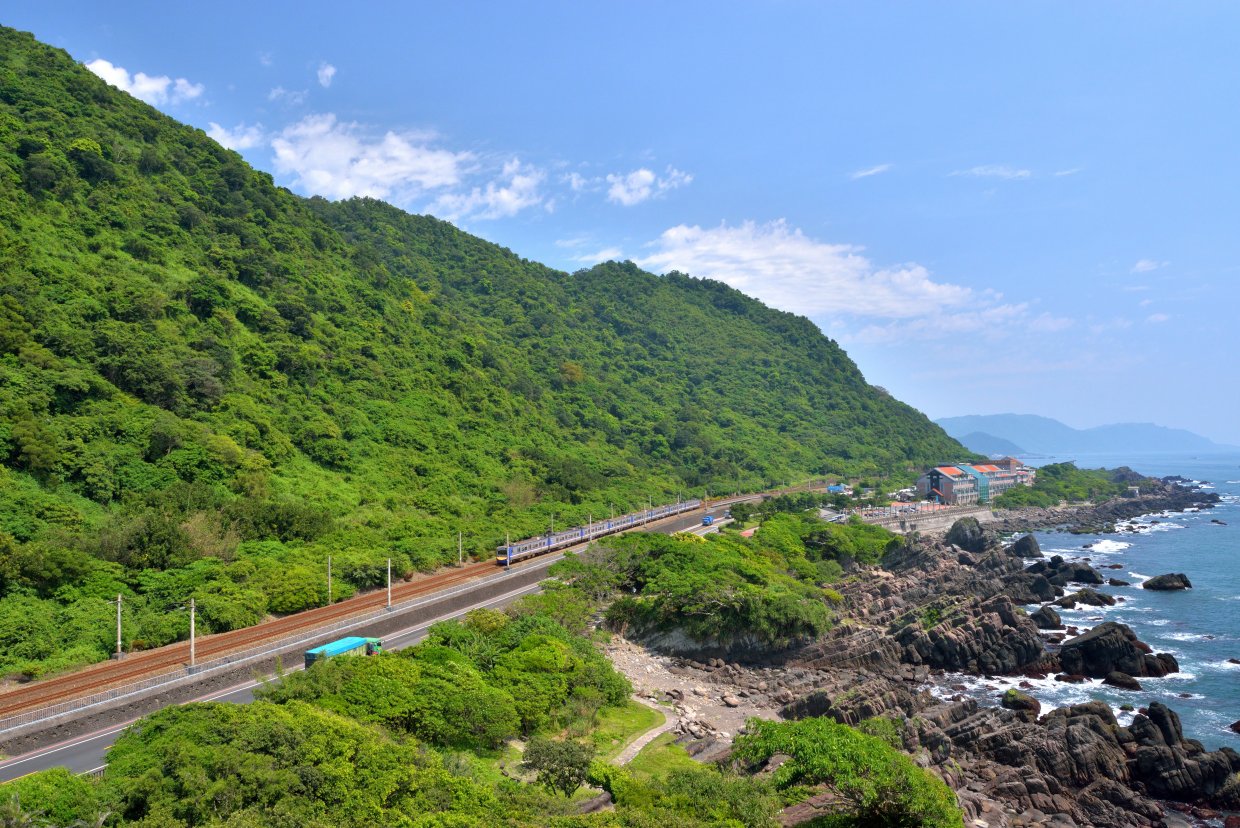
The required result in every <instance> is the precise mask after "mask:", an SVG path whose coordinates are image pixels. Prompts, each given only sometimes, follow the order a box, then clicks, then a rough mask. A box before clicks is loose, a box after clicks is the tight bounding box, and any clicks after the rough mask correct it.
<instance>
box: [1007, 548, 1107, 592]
mask: <svg viewBox="0 0 1240 828" xmlns="http://www.w3.org/2000/svg"><path fill="white" fill-rule="evenodd" d="M1025 571H1026V572H1032V573H1034V574H1036V575H1043V576H1045V577H1046V580H1048V581H1050V582H1051V584H1053V585H1055V586H1061V587H1062V586H1067V585H1068V584H1069V583H1078V584H1104V583H1106V579H1105V578H1103V577H1102V573H1101V572H1099V571H1098V570H1096V569H1094V568H1093V567H1092V566H1090V565H1089V564H1087V563H1083V562H1080V561H1065V560H1064V559H1063V556H1062V555H1056V556H1055V557H1053V558H1051V559H1050V560H1049V561H1037V562H1035V563H1034V564H1032V565H1031V566H1030V567H1029V568H1028V569H1026V570H1025Z"/></svg>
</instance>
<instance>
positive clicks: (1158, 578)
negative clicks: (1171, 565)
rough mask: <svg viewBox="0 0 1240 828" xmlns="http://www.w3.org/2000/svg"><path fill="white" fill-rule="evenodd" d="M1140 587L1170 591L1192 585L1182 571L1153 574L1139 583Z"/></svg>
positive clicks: (1191, 586) (1187, 587)
mask: <svg viewBox="0 0 1240 828" xmlns="http://www.w3.org/2000/svg"><path fill="white" fill-rule="evenodd" d="M1141 588H1142V589H1155V590H1161V591H1164V592H1170V591H1172V590H1178V589H1192V588H1193V585H1192V583H1191V582H1190V581H1189V580H1188V576H1187V575H1185V574H1184V573H1183V572H1173V573H1168V574H1166V575H1155V576H1154V577H1153V578H1150V579H1149V580H1148V581H1146V582H1145V583H1143V584H1141Z"/></svg>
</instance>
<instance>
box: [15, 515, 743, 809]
mask: <svg viewBox="0 0 1240 828" xmlns="http://www.w3.org/2000/svg"><path fill="white" fill-rule="evenodd" d="M725 508H726V507H723V506H720V507H714V508H712V509H710V511H709V512H703V511H702V510H698V511H696V512H689V513H687V514H684V515H678V516H676V517H674V518H668V519H666V520H663V521H660V522H659V523H658V524H657V525H656V526H654V527H652V528H650V529H647V530H644V531H652V532H665V533H668V534H670V533H672V532H683V531H688V530H693V531H698V532H706V531H714V530H717V529H718V527H719V526H720V525H722V523H724V522H726V521H724V520H718V519H717V521H716V523H715V525H714V526H712V527H710V528H709V529H708V528H707V527H703V526H702V515H703V514H714V515H716V516H717V518H718V516H721V515H722V514H723V511H724V509H725ZM559 557H561V556H560V555H555V556H552V557H550V558H548V559H546V560H545V563H551V562H552V561H553V560H555V559H558V558H559ZM537 591H538V586H537V584H535V585H533V586H528V587H523V588H521V589H518V590H514V591H513V592H510V593H507V594H505V595H502V596H500V597H499V598H496V599H494V600H491V601H487V602H484V603H480V604H477V605H476V606H478V607H500V606H504V605H506V604H508V603H511V602H512V601H515V600H516V599H517V598H519V597H521V596H522V595H528V594H530V593H533V592H537ZM474 608H476V607H470V608H469V609H474ZM466 612H468V609H466V610H460V611H458V612H453V613H450V614H447V615H443V616H441V617H439V618H435V619H432V620H430V621H424V622H422V623H420V624H418V625H417V626H414V627H410V628H408V629H406V630H401V631H399V632H396V633H389V634H388V635H385V636H383V646H384V649H388V650H399V649H402V648H404V647H410V646H413V645H414V644H416V643H418V642H419V641H421V640H422V639H423V638H425V637H426V630H427V628H428V627H430V625H431V624H433V623H435V622H437V621H443V620H446V619H448V618H457V617H460V616H462V615H464V614H465V613H466ZM296 669H301V667H300V666H299V667H297V668H296ZM258 685H259V682H257V681H247V682H245V683H242V684H238V685H237V686H235V687H231V688H228V689H226V690H219V691H215V692H213V693H209V694H205V695H203V696H201V697H198V698H195V699H193V701H200V702H205V701H225V702H233V703H235V704H246V703H247V702H251V701H253V700H254V692H253V691H254V688H255V687H257V686H258ZM134 721H137V720H136V719H134V720H131V721H128V722H122V723H121V724H117V725H112V726H110V727H106V728H103V729H101V730H97V731H95V732H93V733H88V734H85V735H83V736H77V737H74V738H73V739H69V740H67V741H64V742H60V743H58V744H54V745H49V746H47V747H44V748H40V749H39V750H35V751H31V752H30V753H27V754H23V755H21V756H16V757H13V758H12V759H7V760H4V761H0V784H3V783H4V782H9V781H11V780H13V779H17V778H19V777H22V776H25V775H27V774H31V773H35V772H37V771H41V770H47V769H48V768H53V767H66V768H68V769H69V770H71V771H73V772H74V773H88V772H92V771H98V770H101V769H102V768H103V766H104V764H105V759H104V757H105V755H106V754H107V752H108V749H109V748H110V747H112V744H113V743H114V742H115V741H116V738H117V736H119V735H120V733H121V731H123V730H124V729H125V728H127V727H129V725H131V724H133V722H134Z"/></svg>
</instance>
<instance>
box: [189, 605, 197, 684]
mask: <svg viewBox="0 0 1240 828" xmlns="http://www.w3.org/2000/svg"><path fill="white" fill-rule="evenodd" d="M196 613H197V607H196V606H195V605H194V599H193V598H190V599H189V669H190V672H191V673H192V672H193V671H194V656H195V651H194V621H195V618H194V616H195V614H196Z"/></svg>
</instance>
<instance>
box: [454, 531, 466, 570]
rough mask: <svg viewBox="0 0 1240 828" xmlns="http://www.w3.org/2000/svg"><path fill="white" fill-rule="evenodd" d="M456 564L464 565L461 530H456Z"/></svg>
mask: <svg viewBox="0 0 1240 828" xmlns="http://www.w3.org/2000/svg"><path fill="white" fill-rule="evenodd" d="M456 565H457V566H460V567H463V566H465V546H464V543H463V541H462V538H461V531H460V530H459V529H458V530H457V532H456Z"/></svg>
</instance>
